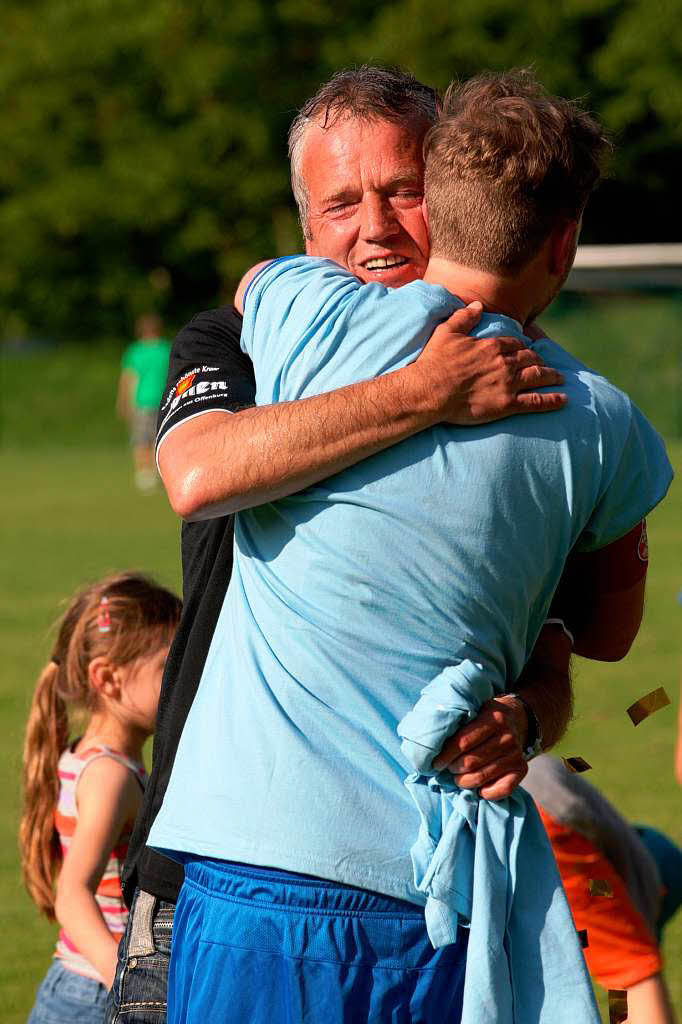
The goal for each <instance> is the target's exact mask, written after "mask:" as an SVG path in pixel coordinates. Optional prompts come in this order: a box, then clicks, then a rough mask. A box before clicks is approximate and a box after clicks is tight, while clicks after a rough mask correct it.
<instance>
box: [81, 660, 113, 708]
mask: <svg viewBox="0 0 682 1024" xmlns="http://www.w3.org/2000/svg"><path fill="white" fill-rule="evenodd" d="M88 679H89V680H90V685H91V686H92V688H93V690H95V691H96V692H97V693H98V694H99V695H100V696H101V697H109V698H111V699H112V700H116V699H117V698H118V697H119V696H120V693H121V683H120V680H119V678H118V672H117V671H116V668H115V667H114V666H113V665H112V664H111V662H110V661H109V659H108V658H104V657H102V656H100V657H98V658H93V659H92V661H91V662H90V664H89V665H88Z"/></svg>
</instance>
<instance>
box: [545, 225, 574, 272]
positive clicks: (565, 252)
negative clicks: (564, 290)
mask: <svg viewBox="0 0 682 1024" xmlns="http://www.w3.org/2000/svg"><path fill="white" fill-rule="evenodd" d="M579 234H580V221H577V220H567V221H563V222H562V223H561V224H560V225H559V226H558V227H556V228H555V229H554V231H553V232H552V235H551V237H550V246H549V263H550V265H549V271H550V273H551V274H554V275H555V276H556V277H558V278H560V279H561V280H562V281H565V280H566V277H567V276H568V272H569V271H570V269H571V267H572V266H573V260H574V259H575V250H576V248H577V247H578V236H579Z"/></svg>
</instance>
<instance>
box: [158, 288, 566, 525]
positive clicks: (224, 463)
mask: <svg viewBox="0 0 682 1024" xmlns="http://www.w3.org/2000/svg"><path fill="white" fill-rule="evenodd" d="M479 315H480V306H479V307H475V306H474V307H465V308H464V309H460V310H456V312H455V313H454V314H453V315H452V316H451V317H450V319H449V320H446V321H445V322H444V323H442V324H440V326H439V327H437V328H436V330H435V331H434V333H433V335H432V336H431V339H430V340H429V341H428V342H427V344H426V346H425V347H424V349H423V350H422V352H421V353H420V355H419V356H418V358H417V359H416V360H415V361H414V362H413V363H411V364H409V365H408V366H405V367H402V368H401V369H399V370H394V371H393V372H391V373H386V374H383V375H382V376H380V377H378V378H376V379H373V380H366V381H360V382H359V383H356V384H352V385H350V386H348V387H344V388H340V389H339V390H337V391H331V392H328V393H327V394H323V395H318V396H314V397H310V398H304V399H299V400H297V401H294V402H283V403H281V404H277V405H268V406H260V407H258V408H250V409H243V408H242V410H241V411H240V412H236V413H233V414H231V413H229V412H227V411H225V407H224V406H223V407H222V411H215V412H212V413H211V414H210V415H209V414H208V413H207V414H205V415H199V416H189V417H188V418H187V419H186V420H185V421H184V422H181V423H180V424H179V425H177V426H175V427H174V428H173V429H172V430H170V431H169V433H168V434H167V435H166V437H165V438H164V439H163V441H162V442H161V445H160V447H159V467H160V469H161V475H162V477H163V481H164V485H165V487H166V490H167V492H168V497H169V499H170V502H171V505H172V506H173V508H174V509H175V511H176V512H177V513H178V514H179V515H181V516H182V517H183V518H185V519H190V520H192V519H211V518H215V517H216V516H221V515H225V514H227V513H230V512H235V511H239V510H240V509H243V508H251V507H253V506H255V505H259V504H263V503H264V502H267V501H274V500H276V499H277V498H283V497H286V496H287V495H289V494H293V493H294V492H295V491H298V490H301V489H303V488H305V487H309V486H310V485H311V484H314V483H317V482H318V481H320V480H323V479H325V478H326V477H328V476H332V475H333V474H334V473H338V472H340V471H341V470H343V469H346V468H347V467H348V466H351V465H353V464H354V463H356V462H359V461H360V460H362V459H365V458H367V457H368V456H370V455H374V454H375V453H377V452H380V451H382V450H383V449H384V448H388V447H390V446H391V445H393V444H396V443H397V442H398V441H402V440H404V439H405V438H407V437H410V436H411V435H412V434H415V433H418V432H419V431H421V430H424V429H426V428H428V427H430V426H433V425H434V424H435V423H440V422H445V423H450V424H457V425H462V426H464V425H470V424H475V423H488V422H490V421H491V420H495V419H501V418H502V417H504V416H512V415H517V414H519V413H528V412H533V413H538V412H551V411H552V410H555V409H558V408H561V406H562V405H563V404H564V403H565V396H562V395H561V394H558V393H556V392H555V393H548V392H546V391H538V390H536V389H538V388H546V387H547V386H549V385H552V386H553V385H557V384H559V383H560V382H561V379H562V378H561V375H560V374H558V373H557V372H556V371H555V370H553V369H551V368H550V367H546V366H544V364H543V363H542V360H541V359H540V357H539V356H537V355H536V354H535V353H534V352H533V351H532V350H531V349H528V348H526V347H525V346H524V345H523V344H522V343H521V342H520V341H519V340H518V339H514V338H484V339H473V338H471V337H469V336H468V332H469V331H470V330H471V329H472V328H473V326H474V325H475V323H476V322H477V321H478V318H479ZM207 358H208V357H207ZM197 365H198V364H197ZM226 380H227V388H226V390H228V391H232V390H234V392H235V393H236V394H238V393H239V391H240V388H239V387H238V386H237V387H236V388H234V389H233V387H232V386H231V385H230V378H229V374H228V375H227V377H226ZM238 383H239V382H237V384H238ZM215 384H222V386H223V388H225V380H223V381H210V382H209V381H208V380H207V379H205V380H201V381H199V382H197V385H196V386H197V388H198V387H203V388H212V387H213V385H215ZM191 391H192V389H191V388H190V389H189V390H188V391H187V392H186V394H187V395H190V394H191ZM241 393H242V396H243V394H244V388H243V387H242V388H241ZM201 394H202V395H203V392H201ZM241 404H242V405H244V404H247V403H246V402H244V400H243V397H242V402H241ZM228 408H229V406H228Z"/></svg>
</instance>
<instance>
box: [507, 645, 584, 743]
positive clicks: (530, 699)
mask: <svg viewBox="0 0 682 1024" xmlns="http://www.w3.org/2000/svg"><path fill="white" fill-rule="evenodd" d="M570 658H571V641H570V640H569V638H568V637H567V636H566V634H565V633H564V631H563V629H562V628H561V626H559V625H551V626H547V625H546V626H545V627H544V628H543V630H542V633H541V634H540V636H539V638H538V642H537V644H536V645H535V648H534V650H533V653H532V654H531V657H530V658H529V660H528V662H527V664H526V666H525V668H524V670H523V672H522V673H521V675H520V676H519V679H518V680H517V684H516V686H515V690H516V692H517V693H518V694H520V696H521V697H523V699H524V700H525V701H526V702H527V703H528V704H530V706H531V707H532V709H533V711H534V712H535V715H536V717H537V719H538V721H539V723H540V728H541V731H542V748H543V750H549V749H550V748H551V747H553V746H555V744H556V743H558V742H559V740H560V739H561V737H562V736H563V735H564V733H565V732H566V728H567V727H568V723H569V722H570V720H571V716H572V712H573V689H572V686H571V674H570Z"/></svg>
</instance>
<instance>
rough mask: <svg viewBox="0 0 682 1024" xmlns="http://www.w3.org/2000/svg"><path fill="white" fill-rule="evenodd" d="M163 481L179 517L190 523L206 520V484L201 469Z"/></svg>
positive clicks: (165, 477) (171, 504)
mask: <svg viewBox="0 0 682 1024" xmlns="http://www.w3.org/2000/svg"><path fill="white" fill-rule="evenodd" d="M162 479H163V484H164V487H165V488H166V494H167V495H168V501H169V502H170V506H171V508H172V509H173V511H174V512H175V514H176V515H177V516H180V518H181V519H184V520H185V522H188V523H192V522H194V521H195V520H197V519H202V518H205V516H203V515H202V512H203V511H204V509H205V508H206V505H207V495H206V484H205V481H204V479H203V474H202V472H201V470H200V469H197V468H196V467H195V468H193V469H191V470H188V471H187V472H184V473H173V474H171V475H170V477H168V476H163V477H162Z"/></svg>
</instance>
